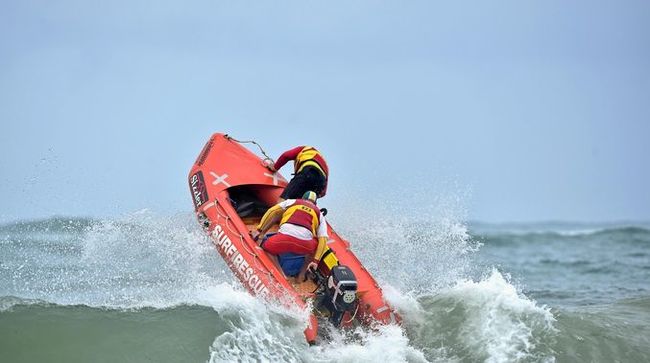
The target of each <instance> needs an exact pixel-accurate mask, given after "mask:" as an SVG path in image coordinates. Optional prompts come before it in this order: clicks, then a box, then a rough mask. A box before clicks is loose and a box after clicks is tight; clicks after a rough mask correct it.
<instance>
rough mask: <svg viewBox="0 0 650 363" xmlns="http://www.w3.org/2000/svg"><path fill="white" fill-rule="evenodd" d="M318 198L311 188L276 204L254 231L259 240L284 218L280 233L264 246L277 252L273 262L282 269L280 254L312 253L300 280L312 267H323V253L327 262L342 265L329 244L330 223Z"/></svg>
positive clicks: (263, 244)
mask: <svg viewBox="0 0 650 363" xmlns="http://www.w3.org/2000/svg"><path fill="white" fill-rule="evenodd" d="M316 197H317V196H316V193H315V192H312V191H308V192H306V193H305V194H304V195H303V196H302V198H301V199H287V200H285V201H282V202H280V203H278V204H276V205H274V206H273V207H271V208H269V210H268V211H266V213H265V214H264V216H263V217H262V220H261V221H260V224H259V225H258V226H257V228H256V229H255V230H254V231H253V232H252V236H253V239H255V240H256V241H257V239H258V238H259V236H264V235H265V234H266V232H267V231H268V230H269V228H271V226H273V225H274V224H275V223H277V222H278V221H280V229H279V230H278V233H276V234H274V235H273V236H271V237H269V238H268V239H267V240H265V241H264V242H263V243H262V245H261V246H262V248H263V249H264V250H265V251H267V252H268V253H269V254H271V255H273V256H271V257H272V258H273V260H274V261H273V262H274V263H275V264H276V266H277V267H278V268H279V269H280V270H282V269H281V268H280V265H279V263H278V261H277V257H276V256H278V255H281V254H283V253H288V252H291V253H295V254H299V255H308V256H307V257H306V258H305V263H304V265H303V266H302V268H301V270H300V273H299V275H298V279H299V281H303V280H304V279H305V272H306V271H307V269H308V268H309V269H314V270H315V269H316V268H321V266H322V265H323V264H320V261H321V259H322V258H323V256H327V261H324V262H326V265H330V264H333V265H336V264H338V260H336V257H335V256H334V254H333V253H331V251H330V250H329V247H328V246H327V240H328V236H327V222H326V221H325V216H324V215H323V213H321V211H320V210H319V209H318V206H316ZM309 255H311V256H312V257H311V258H310V257H309ZM330 256H331V257H330ZM330 268H331V267H330Z"/></svg>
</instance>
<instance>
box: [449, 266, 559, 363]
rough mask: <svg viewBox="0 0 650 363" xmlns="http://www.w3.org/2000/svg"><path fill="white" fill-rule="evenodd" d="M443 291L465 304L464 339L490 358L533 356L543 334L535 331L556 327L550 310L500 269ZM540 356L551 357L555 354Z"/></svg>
mask: <svg viewBox="0 0 650 363" xmlns="http://www.w3.org/2000/svg"><path fill="white" fill-rule="evenodd" d="M441 294H442V295H443V296H445V297H446V298H452V299H454V300H455V301H456V302H457V303H459V304H461V305H462V306H463V308H464V311H465V316H464V319H463V320H464V321H463V322H462V325H461V326H460V336H461V337H462V340H463V342H462V343H463V344H465V345H467V346H468V347H469V348H470V349H471V350H472V351H473V352H481V351H482V352H484V353H485V356H486V361H487V362H512V361H519V360H521V359H524V358H531V357H532V355H533V354H534V349H535V344H536V342H537V341H539V338H540V337H539V336H535V335H536V334H537V335H547V334H551V333H552V332H553V331H554V328H553V322H554V321H555V319H554V317H553V314H551V312H550V310H549V309H548V308H546V307H544V306H538V305H537V304H536V303H535V302H534V301H532V300H530V299H528V298H526V297H525V296H524V295H522V294H521V293H519V292H518V291H517V289H516V288H515V286H513V285H512V284H510V283H509V282H508V281H507V280H506V279H505V278H504V277H503V275H502V274H501V273H499V271H497V270H496V269H494V270H492V272H491V274H490V275H489V276H487V277H486V278H484V279H482V280H480V281H477V282H475V281H471V280H464V281H459V282H458V283H457V284H456V286H454V287H452V288H450V289H448V290H446V291H444V292H442V293H441ZM538 353H539V352H537V353H536V354H538ZM536 358H538V359H542V360H548V359H552V355H550V354H549V355H545V356H542V357H536Z"/></svg>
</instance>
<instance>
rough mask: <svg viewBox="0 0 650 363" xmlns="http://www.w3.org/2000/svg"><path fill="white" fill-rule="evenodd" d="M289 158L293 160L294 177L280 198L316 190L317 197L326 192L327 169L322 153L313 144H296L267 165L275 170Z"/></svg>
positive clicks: (293, 196)
mask: <svg viewBox="0 0 650 363" xmlns="http://www.w3.org/2000/svg"><path fill="white" fill-rule="evenodd" d="M289 160H293V168H294V174H295V175H294V177H293V178H292V179H291V181H290V182H289V184H288V185H287V187H286V188H284V191H283V192H282V195H281V198H282V199H296V198H300V197H301V196H302V195H303V194H304V193H305V192H307V191H314V192H316V194H317V196H318V197H319V198H322V197H324V196H325V193H326V192H327V178H328V176H329V170H328V168H327V163H326V162H325V158H323V155H322V154H321V153H320V152H319V151H318V150H316V148H314V147H313V146H298V147H295V148H293V149H291V150H287V151H285V152H284V153H282V155H280V157H279V158H278V160H277V161H276V162H275V163H273V162H271V163H270V164H268V165H267V168H269V170H271V171H273V172H276V171H278V170H279V169H281V168H282V167H283V166H284V164H286V163H287V162H288V161H289Z"/></svg>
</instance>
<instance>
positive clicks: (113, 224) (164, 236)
mask: <svg viewBox="0 0 650 363" xmlns="http://www.w3.org/2000/svg"><path fill="white" fill-rule="evenodd" d="M333 224H334V225H335V226H336V228H337V230H338V231H339V232H340V233H341V234H342V235H343V236H344V237H346V238H347V239H348V240H349V241H350V242H351V244H352V248H353V249H354V250H355V252H356V253H357V255H358V256H359V257H360V259H361V260H362V261H363V262H364V263H365V264H366V266H367V267H368V268H369V269H370V271H371V272H373V274H374V275H375V276H376V277H377V279H378V280H379V281H380V283H381V284H382V286H383V288H384V291H385V292H386V296H387V298H388V299H389V300H390V301H391V302H392V304H393V305H394V306H396V307H397V309H398V310H399V312H400V313H401V314H402V317H403V319H404V321H403V324H402V326H385V327H379V328H377V329H366V330H363V329H358V330H356V331H352V332H337V331H333V332H332V340H331V341H329V342H323V343H322V344H320V345H317V346H312V347H310V346H308V345H307V344H306V343H305V341H304V337H303V334H302V330H303V325H304V321H305V320H304V319H305V314H304V313H301V312H296V311H287V310H285V309H283V308H281V307H277V306H270V305H267V304H264V303H263V302H262V301H259V300H257V299H255V298H254V297H252V296H250V295H249V294H248V293H246V292H245V291H244V290H243V289H242V288H240V286H239V284H238V283H237V282H236V281H235V280H234V279H233V276H232V274H231V273H230V271H229V270H228V269H227V267H226V266H225V265H224V263H223V261H222V260H221V258H220V257H219V255H218V254H217V252H216V251H215V250H214V248H213V246H212V244H211V243H210V241H209V240H208V239H207V238H206V237H205V236H204V234H203V232H202V231H201V230H200V228H199V227H198V224H197V223H196V221H195V220H194V218H193V216H192V215H190V214H179V215H174V216H159V215H156V214H154V213H151V212H148V211H141V212H137V213H133V214H129V215H126V216H124V217H122V218H117V219H112V220H90V219H79V218H52V219H47V220H39V221H26V222H16V223H10V224H6V225H4V226H0V362H206V361H208V362H222V361H244V362H247V361H251V362H255V361H271V362H276V361H286V362H377V361H383V362H554V361H557V362H576V361H585V362H647V361H650V338H649V337H650V283H649V281H650V226H648V225H647V224H642V223H635V224H615V223H612V224H569V223H544V224H542V223H539V224H516V225H494V224H482V223H464V222H462V221H458V220H454V219H453V218H431V220H428V221H426V220H425V221H412V220H408V219H383V220H382V219H379V220H375V221H373V222H365V223H358V222H355V221H354V220H353V219H350V218H341V219H340V220H336V219H335V218H333Z"/></svg>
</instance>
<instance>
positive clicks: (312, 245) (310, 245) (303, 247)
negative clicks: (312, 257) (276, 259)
mask: <svg viewBox="0 0 650 363" xmlns="http://www.w3.org/2000/svg"><path fill="white" fill-rule="evenodd" d="M317 246H318V243H317V242H316V240H315V239H313V238H312V239H310V240H302V239H299V238H296V237H293V236H289V235H286V234H282V233H276V234H275V235H273V236H271V237H269V238H268V239H267V240H266V241H264V243H263V244H262V249H264V250H265V251H266V252H268V253H270V254H273V255H276V256H277V255H280V254H283V253H287V252H291V253H295V254H298V255H308V254H313V253H314V251H316V247H317Z"/></svg>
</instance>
